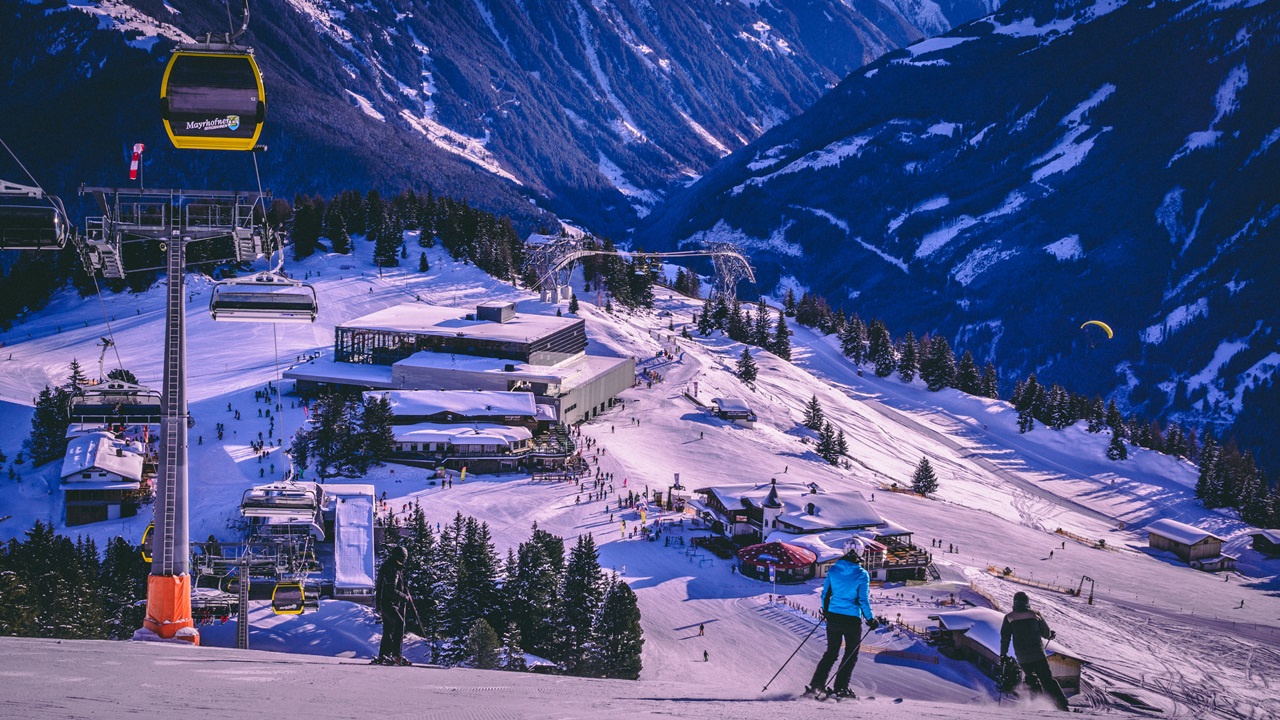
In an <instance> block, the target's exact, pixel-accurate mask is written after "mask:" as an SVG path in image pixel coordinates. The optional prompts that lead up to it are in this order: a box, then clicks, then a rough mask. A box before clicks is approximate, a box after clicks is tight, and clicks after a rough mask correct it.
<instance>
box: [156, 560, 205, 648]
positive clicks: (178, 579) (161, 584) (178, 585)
mask: <svg viewBox="0 0 1280 720" xmlns="http://www.w3.org/2000/svg"><path fill="white" fill-rule="evenodd" d="M142 626H143V627H145V628H146V629H148V630H150V631H151V632H153V633H155V634H156V635H159V636H160V637H162V638H165V639H166V640H167V639H171V638H173V637H174V636H175V635H177V633H178V631H179V630H182V629H184V628H191V630H190V632H188V633H183V635H182V637H181V638H180V639H182V640H186V641H187V642H191V643H194V644H196V645H199V644H200V634H199V633H198V632H197V631H196V630H195V621H194V620H192V619H191V576H190V575H177V576H174V575H149V576H147V617H146V619H144V620H143V621H142Z"/></svg>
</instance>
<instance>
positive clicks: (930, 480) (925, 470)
mask: <svg viewBox="0 0 1280 720" xmlns="http://www.w3.org/2000/svg"><path fill="white" fill-rule="evenodd" d="M911 490H912V491H913V492H917V493H920V494H921V495H930V494H933V493H935V492H937V490H938V476H937V474H936V473H934V471H933V465H931V464H930V463H929V458H927V457H922V458H920V462H919V463H918V464H917V465H916V471H915V473H914V474H912V476H911Z"/></svg>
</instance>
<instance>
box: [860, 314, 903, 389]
mask: <svg viewBox="0 0 1280 720" xmlns="http://www.w3.org/2000/svg"><path fill="white" fill-rule="evenodd" d="M867 341H868V345H869V347H868V358H867V359H868V360H869V361H870V362H871V363H872V364H873V365H875V369H876V377H889V375H891V374H892V373H893V371H894V369H895V368H896V367H897V366H898V360H897V358H895V357H894V356H893V340H892V339H890V337H889V329H888V328H887V327H885V325H884V323H882V322H880V321H879V320H873V321H872V322H871V328H870V330H869V331H868V333H867Z"/></svg>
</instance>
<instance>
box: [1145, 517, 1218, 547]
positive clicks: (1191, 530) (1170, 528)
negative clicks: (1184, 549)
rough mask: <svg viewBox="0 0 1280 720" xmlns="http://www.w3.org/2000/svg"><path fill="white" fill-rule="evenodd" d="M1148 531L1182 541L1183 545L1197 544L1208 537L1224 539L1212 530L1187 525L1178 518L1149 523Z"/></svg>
mask: <svg viewBox="0 0 1280 720" xmlns="http://www.w3.org/2000/svg"><path fill="white" fill-rule="evenodd" d="M1147 532H1149V533H1155V534H1156V535H1159V536H1161V537H1165V538H1168V539H1170V540H1172V541H1174V542H1177V543H1182V544H1183V545H1195V544H1196V543H1198V542H1203V541H1204V540H1205V539H1207V538H1213V539H1215V540H1217V541H1219V542H1221V541H1222V538H1220V537H1218V536H1217V535H1214V534H1213V533H1211V532H1208V531H1206V530H1201V529H1200V528H1198V527H1193V526H1191V525H1187V524H1186V523H1180V522H1178V521H1177V520H1170V519H1169V518H1162V519H1160V520H1156V521H1155V522H1153V523H1150V524H1148V525H1147Z"/></svg>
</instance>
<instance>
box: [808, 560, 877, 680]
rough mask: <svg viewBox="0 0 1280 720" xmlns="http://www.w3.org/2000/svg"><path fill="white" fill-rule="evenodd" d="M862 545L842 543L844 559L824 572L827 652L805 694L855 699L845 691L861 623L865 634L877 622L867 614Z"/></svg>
mask: <svg viewBox="0 0 1280 720" xmlns="http://www.w3.org/2000/svg"><path fill="white" fill-rule="evenodd" d="M865 550H866V545H865V543H864V542H863V541H862V540H861V539H859V538H853V539H851V540H850V541H849V542H848V543H846V544H845V548H844V556H843V557H841V558H840V559H839V560H837V561H836V562H835V564H833V565H832V566H831V569H830V570H828V571H827V580H826V582H825V583H824V584H823V586H822V615H823V617H825V618H826V621H827V651H826V652H825V653H823V655H822V659H821V660H819V661H818V667H817V668H815V669H814V671H813V679H812V680H810V681H809V685H808V687H806V688H805V689H804V691H805V694H806V695H821V696H828V695H829V696H833V697H836V698H846V697H847V698H855V697H857V695H855V694H854V693H853V691H852V690H850V689H849V678H850V677H851V676H852V675H853V666H854V665H855V664H857V662H858V645H859V644H861V642H862V620H863V618H866V621H867V629H868V631H870V630H874V629H876V628H877V627H878V626H879V625H880V623H879V621H877V620H876V619H875V616H874V615H872V613H871V599H870V592H869V588H870V586H871V581H870V577H869V576H868V575H867V571H866V570H865V569H863V567H862V555H863V553H864V552H865ZM841 644H843V645H844V657H843V658H841V659H840V665H839V667H837V668H836V677H835V684H834V685H833V686H832V687H831V688H827V675H828V674H829V673H830V672H831V666H832V665H834V664H835V661H836V657H837V656H839V654H840V645H841Z"/></svg>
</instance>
